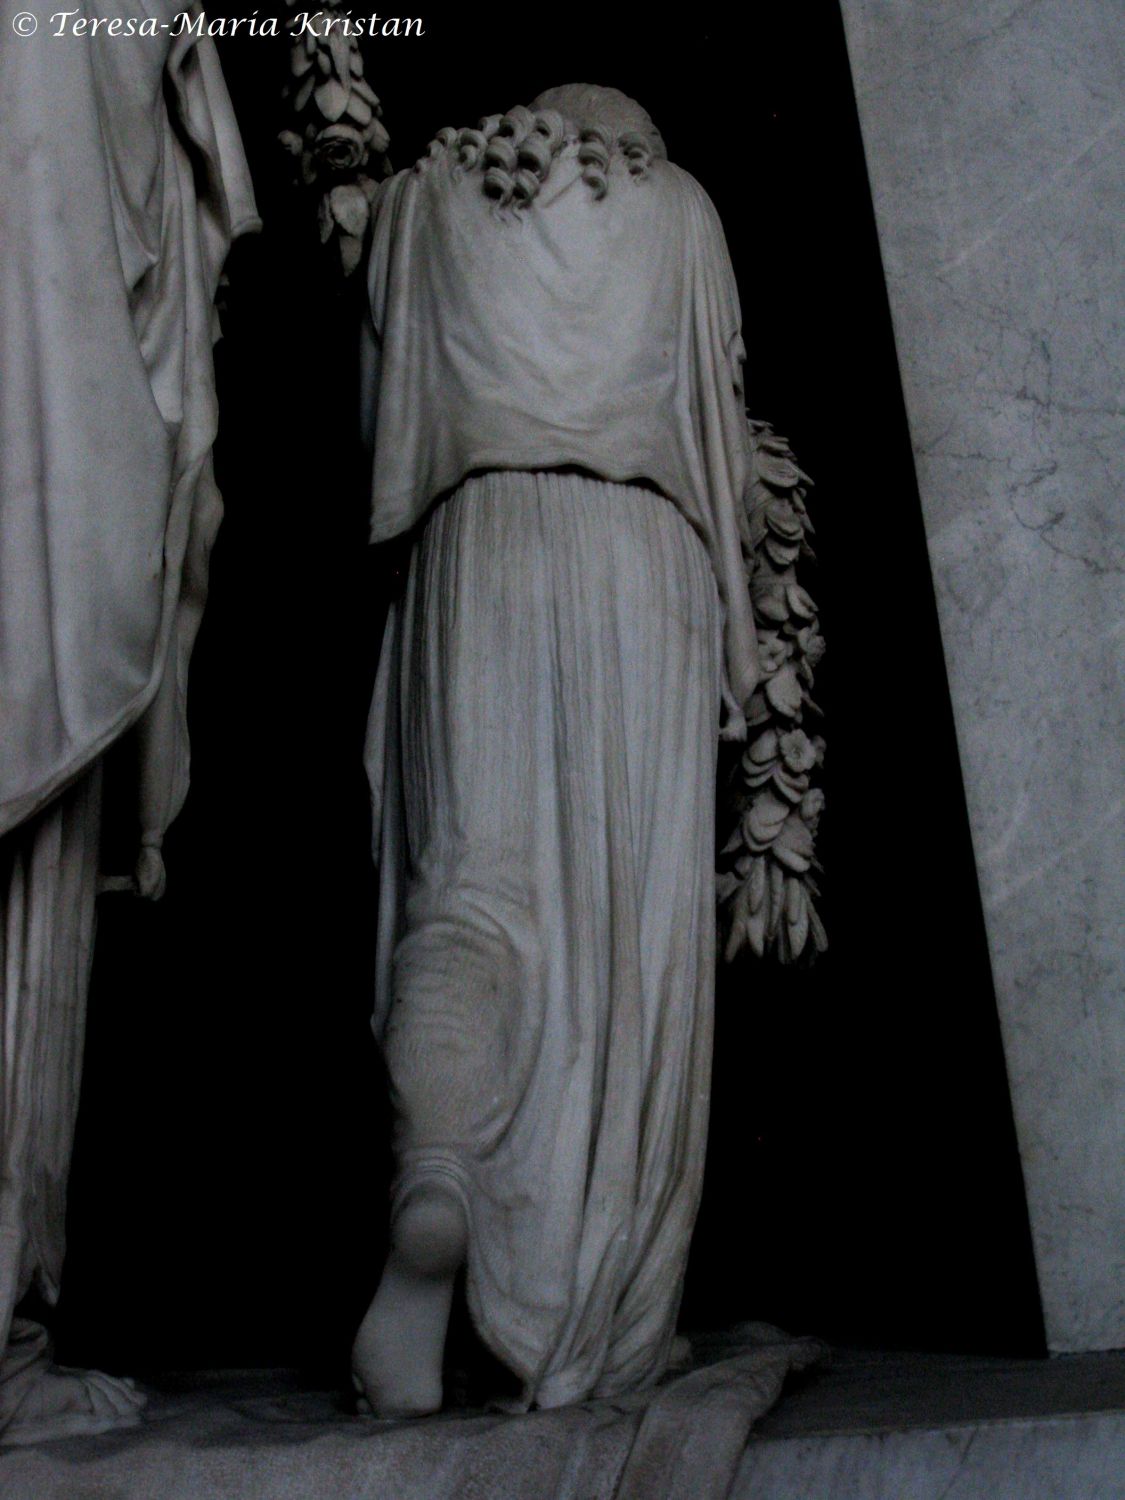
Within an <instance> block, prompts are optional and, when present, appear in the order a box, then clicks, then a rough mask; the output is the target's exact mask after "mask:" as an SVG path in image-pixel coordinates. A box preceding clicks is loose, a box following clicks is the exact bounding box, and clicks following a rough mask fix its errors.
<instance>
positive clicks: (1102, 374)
mask: <svg viewBox="0 0 1125 1500" xmlns="http://www.w3.org/2000/svg"><path fill="white" fill-rule="evenodd" d="M842 10H843V14H844V21H845V27H846V31H847V38H848V47H849V52H850V56H851V64H852V72H853V77H854V82H855V88H856V97H857V100H858V105H859V114H860V123H861V126H862V130H863V137H864V145H865V149H866V153H867V162H868V170H869V173H870V178H871V186H872V193H873V197H874V202H875V213H876V218H877V221H878V227H879V237H880V243H881V248H882V254H883V261H884V268H885V271H886V276H887V285H888V290H889V294H890V301H891V309H892V313H893V317H894V324H895V334H896V340H897V344H898V355H899V361H900V365H901V371H902V380H903V387H904V391H905V395H906V402H907V408H908V412H909V417H910V425H911V433H912V438H913V443H914V452H915V461H916V465H917V471H918V482H919V487H920V490H921V496H922V505H923V510H924V513H925V523H926V530H927V535H928V538H929V547H930V557H931V563H932V567H933V573H934V581H935V585H936V589H937V596H938V607H939V612H940V615H941V625H942V632H943V638H944V643H945V652H946V660H947V664H948V670H949V680H950V688H951V691H952V694H953V702H954V709H955V713H956V717H957V724H958V734H959V739H960V748H961V758H962V765H963V768H964V774H965V781H966V790H967V795H968V801H969V814H970V819H971V823H972V828H973V837H974V842H975V847H976V857H977V865H978V869H979V873H980V881H981V892H982V896H983V900H984V905H985V914H986V919H987V923H988V930H989V941H990V945H991V951H992V962H993V970H994V975H995V981H996V988H997V998H998V1002H999V1006H1000V1014H1001V1025H1002V1029H1003V1035H1004V1042H1005V1050H1006V1054H1007V1059H1008V1071H1009V1076H1010V1080H1011V1086H1012V1093H1013V1106H1014V1110H1015V1116H1016V1126H1017V1130H1018V1132H1019V1137H1020V1143H1021V1151H1022V1156H1023V1162H1024V1174H1025V1178H1026V1182H1027V1192H1028V1202H1029V1207H1030V1212H1031V1219H1032V1230H1033V1235H1034V1241H1035V1248H1036V1258H1037V1262H1038V1266H1039V1276H1040V1283H1041V1288H1042V1293H1043V1300H1044V1311H1045V1315H1046V1321H1047V1333H1048V1340H1049V1343H1050V1345H1051V1347H1052V1348H1053V1349H1056V1350H1073V1349H1099V1348H1112V1347H1118V1346H1121V1345H1125V1005H1123V1004H1122V989H1123V985H1122V979H1123V975H1125V914H1123V910H1122V908H1123V904H1125V900H1123V892H1125V858H1123V854H1125V837H1123V826H1122V825H1123V812H1125V732H1123V728H1122V718H1123V711H1125V692H1123V684H1122V674H1121V665H1122V647H1123V639H1122V637H1123V634H1125V582H1123V578H1122V573H1123V569H1125V546H1123V544H1125V527H1123V515H1122V510H1123V508H1122V464H1121V457H1122V453H1123V451H1125V443H1123V433H1122V422H1121V417H1122V406H1121V370H1122V368H1123V365H1125V350H1123V349H1122V339H1121V300H1122V299H1121V291H1122V260H1121V253H1120V250H1119V249H1118V246H1117V240H1118V239H1119V238H1120V230H1121V226H1122V223H1123V222H1125V118H1123V114H1122V103H1123V99H1125V26H1123V25H1122V10H1121V3H1120V0H957V3H956V4H952V3H946V0H842Z"/></svg>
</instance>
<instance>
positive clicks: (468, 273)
mask: <svg viewBox="0 0 1125 1500" xmlns="http://www.w3.org/2000/svg"><path fill="white" fill-rule="evenodd" d="M369 197H370V201H371V203H372V219H373V229H372V242H371V251H370V257H369V262H368V293H369V306H370V319H369V321H368V323H367V326H366V333H365V345H364V348H365V356H364V378H363V401H364V411H365V415H366V417H367V419H368V425H369V437H370V438H371V441H372V447H373V480H372V538H373V540H375V541H382V540H385V539H388V538H391V537H395V536H399V535H401V534H404V533H407V532H411V531H412V532H413V536H414V540H413V549H412V553H411V561H410V565H409V571H408V576H407V578H406V580H405V585H404V588H403V590H402V592H401V596H400V597H398V598H396V599H395V601H394V602H393V604H392V607H391V611H390V617H389V620H388V624H387V628H386V634H385V637H384V644H383V648H382V654H381V659H380V667H379V672H378V677H377V682H376V688H375V694H374V701H373V704H372V710H371V717H370V723H369V732H368V744H367V764H368V770H369V776H370V781H371V787H372V793H373V802H374V809H375V853H376V858H377V860H378V863H379V866H380V872H381V888H380V898H379V933H378V980H377V998H376V1013H375V1017H374V1026H375V1031H376V1034H377V1036H378V1037H379V1039H380V1041H381V1043H382V1047H383V1051H384V1054H385V1058H386V1063H387V1067H388V1072H389V1077H390V1082H391V1089H392V1097H393V1104H394V1108H395V1112H396V1120H397V1125H396V1136H395V1151H396V1162H397V1176H396V1179H395V1183H394V1188H393V1202H392V1216H391V1245H390V1251H389V1254H388V1258H387V1262H386V1266H385V1268H384V1271H383V1274H382V1279H381V1281H380V1283H379V1285H378V1289H377V1291H376V1294H375V1297H374V1300H373V1301H372V1303H371V1306H370V1308H369V1310H368V1312H367V1314H366V1316H365V1318H364V1320H363V1322H362V1325H361V1327H360V1329H359V1332H358V1334H357V1337H356V1341H355V1345H354V1350H353V1371H354V1380H355V1384H356V1388H357V1391H358V1392H359V1393H360V1396H361V1401H362V1402H363V1403H364V1404H365V1405H366V1406H367V1407H369V1408H370V1409H371V1410H372V1411H374V1412H377V1413H380V1414H382V1415H399V1416H401V1415H414V1414H422V1413H426V1412H431V1411H434V1410H436V1409H437V1408H438V1407H439V1406H440V1404H441V1401H442V1379H441V1371H442V1352H443V1345H444V1340H445V1335H446V1329H447V1321H448V1317H449V1312H450V1305H451V1298H452V1295H453V1287H454V1282H455V1278H456V1277H457V1276H458V1274H459V1273H460V1271H461V1270H462V1268H463V1269H464V1274H465V1289H466V1296H467V1300H468V1307H469V1311H470V1314H471V1318H472V1321H473V1324H474V1326H475V1328H476V1330H477V1332H478V1334H479V1335H480V1337H481V1339H482V1340H483V1342H484V1343H485V1345H487V1346H488V1347H489V1349H490V1350H491V1351H492V1352H493V1353H494V1354H495V1355H496V1356H497V1357H498V1358H499V1359H500V1360H501V1361H502V1363H503V1364H504V1365H505V1366H506V1367H507V1368H508V1369H509V1370H510V1371H511V1372H512V1373H513V1374H514V1375H515V1376H516V1377H517V1378H518V1380H519V1383H520V1387H521V1396H520V1398H519V1401H518V1403H517V1405H518V1406H519V1407H520V1408H521V1409H526V1408H528V1407H531V1406H538V1407H551V1406H557V1405H561V1404H564V1403H567V1402H572V1401H577V1400H582V1399H585V1398H587V1397H591V1396H605V1397H613V1396H616V1395H619V1394H621V1393H623V1392H625V1391H629V1390H634V1389H638V1388H643V1387H645V1386H648V1385H651V1384H653V1383H655V1382H656V1381H657V1380H658V1379H659V1378H660V1377H661V1375H662V1374H663V1373H664V1372H665V1369H666V1368H667V1366H668V1363H669V1358H670V1352H671V1349H672V1344H673V1337H674V1333H675V1324H676V1316H677V1311H678V1306H679V1301H680V1295H681V1287H682V1281H683V1276H684V1269H685V1263H686V1258H687V1252H688V1245H689V1241H690V1237H691V1232H692V1227H693V1223H694V1219H695V1215H696V1210H697V1207H698V1202H699V1195H700V1187H701V1179H702V1171H703V1158H704V1143H705V1135H706V1128H707V1116H708V1091H709V1075H710V1061H711V1041H712V991H713V970H714V962H715V937H716V920H715V899H716V896H715V874H714V872H715V852H714V804H715V790H716V787H715V778H716V752H717V745H718V740H719V736H720V721H721V720H722V721H723V728H722V731H721V732H722V734H723V735H725V736H726V737H728V738H733V739H744V738H745V737H746V735H747V726H748V722H749V724H750V725H751V726H756V731H755V732H756V735H757V738H758V739H760V738H761V736H762V735H764V734H772V735H773V739H772V741H769V742H768V743H767V745H766V749H768V750H769V751H770V754H768V755H767V754H763V756H762V760H761V762H755V763H751V762H749V761H748V762H747V763H746V773H747V774H748V775H750V776H751V777H754V776H758V779H757V780H752V783H751V784H750V785H749V786H748V787H746V788H744V792H745V795H744V797H743V802H742V811H743V813H744V816H743V817H742V823H747V820H748V818H749V814H750V811H751V809H752V806H753V805H754V804H755V803H756V802H757V801H758V800H759V799H760V798H761V797H762V796H765V795H766V792H767V791H768V795H769V796H770V797H771V798H773V797H774V795H775V791H776V788H774V787H773V786H772V783H771V786H770V788H765V786H764V782H763V780H762V778H761V777H760V775H759V773H761V772H762V771H763V767H764V769H765V779H766V780H768V779H769V778H770V777H771V776H773V773H774V772H775V771H777V770H780V773H781V774H782V775H783V776H786V777H788V778H789V790H788V791H787V792H785V793H784V807H785V811H784V813H783V815H782V820H773V821H771V822H770V827H769V828H768V829H764V828H763V827H759V826H758V825H759V824H762V822H763V820H762V817H761V816H759V817H758V820H757V824H756V825H755V827H754V829H753V830H752V836H753V839H754V843H753V844H752V845H751V846H750V847H749V848H747V847H745V845H744V843H743V841H742V836H741V834H736V836H735V838H734V839H733V840H732V842H731V844H730V845H729V846H728V851H727V852H728V854H729V855H730V857H731V858H732V859H733V860H734V861H735V863H734V865H733V866H732V868H730V869H729V870H728V871H727V874H726V877H725V878H726V882H727V884H726V888H725V892H724V894H725V896H726V897H727V899H728V900H731V901H734V902H735V903H736V904H737V903H739V902H741V905H739V906H738V909H737V910H736V912H735V915H734V918H733V921H732V924H731V946H732V950H737V949H738V948H739V947H741V946H744V945H746V944H749V945H750V946H751V947H753V948H754V949H755V950H756V951H757V952H759V953H761V952H762V951H764V948H765V947H766V946H767V945H768V943H769V942H774V941H776V942H780V943H782V944H783V945H784V948H785V951H784V952H783V953H782V954H781V956H783V957H792V956H795V955H796V953H798V952H800V951H801V950H803V949H804V948H805V946H806V945H808V946H810V948H811V947H812V946H819V939H820V937H822V931H821V930H820V929H819V922H817V926H816V928H815V929H814V928H812V927H811V924H810V920H809V917H808V915H807V912H806V914H805V916H804V919H803V922H794V923H793V924H792V925H786V922H787V919H786V916H785V908H786V901H787V899H788V900H789V904H790V906H791V908H792V911H793V913H794V915H796V913H797V908H798V902H797V900H796V895H800V898H801V901H802V902H803V901H805V900H806V898H807V895H808V892H807V889H806V885H805V883H804V881H805V878H806V875H807V871H808V869H809V866H810V863H811V843H810V842H809V840H808V839H807V838H805V837H804V836H801V837H799V838H797V842H798V843H799V844H800V849H799V850H797V851H796V854H795V859H796V863H793V864H790V865H789V867H788V868H787V869H786V868H782V870H781V885H780V889H779V890H775V891H774V896H775V897H776V898H777V899H776V900H771V903H770V904H769V905H764V902H763V894H762V891H761V890H760V889H759V887H760V886H761V885H762V882H763V879H764V877H765V875H766V864H767V862H768V860H769V859H772V858H773V856H772V855H770V854H769V848H770V845H771V842H772V840H773V839H774V838H775V837H776V836H778V835H779V833H780V831H781V828H782V823H783V821H784V820H785V819H787V818H789V816H790V814H792V816H793V818H794V820H796V821H797V822H800V820H801V817H802V813H801V808H800V806H799V804H800V803H801V801H802V799H803V798H805V796H806V794H807V793H808V792H809V783H808V777H807V772H808V770H809V769H810V768H811V766H812V765H813V763H814V761H815V760H816V759H817V758H818V755H819V752H818V751H814V752H813V760H810V761H809V762H808V764H807V765H806V764H805V763H804V759H803V757H804V755H805V746H804V744H802V745H800V746H798V745H797V744H796V743H795V742H794V743H791V744H788V745H787V746H786V752H787V753H788V754H789V759H790V760H793V757H794V755H795V754H796V752H797V750H798V749H799V750H800V752H801V757H802V759H801V764H800V766H795V765H789V764H788V762H786V761H785V758H784V755H783V753H782V751H781V749H780V748H779V744H778V733H777V729H776V726H774V725H773V724H772V723H770V722H767V721H769V720H770V717H771V715H774V714H776V713H777V712H779V711H781V712H782V715H783V722H782V725H781V732H782V733H783V734H784V733H789V734H793V733H796V734H798V735H800V737H801V739H802V741H805V736H804V733H803V731H802V730H800V728H799V719H800V716H801V713H802V710H803V709H804V708H805V707H806V706H807V705H808V701H809V700H808V699H807V684H805V683H803V682H802V680H800V679H798V678H797V677H796V675H795V674H796V672H797V669H798V668H799V667H800V666H801V665H802V662H803V661H804V657H802V655H801V653H802V652H804V654H805V656H807V655H808V649H806V648H809V649H811V647H810V637H809V629H808V627H809V625H810V622H815V617H814V615H813V613H812V611H811V609H810V608H807V607H806V604H805V601H806V600H807V595H804V594H803V591H801V590H799V589H798V588H797V585H796V582H795V577H794V575H793V573H792V571H791V570H792V564H793V562H794V560H795V558H796V555H797V552H798V551H799V550H800V547H801V545H803V540H804V533H803V530H802V529H801V527H798V528H797V531H796V533H794V532H793V531H792V530H791V529H790V533H789V536H788V537H787V538H786V539H784V545H782V546H780V550H777V549H775V551H776V553H777V555H776V556H775V557H774V559H773V562H772V564H771V567H772V568H773V569H774V571H773V573H772V574H771V575H770V576H771V577H772V578H773V582H772V583H771V582H769V581H768V580H766V579H765V576H764V575H763V580H762V583H761V587H760V589H759V591H758V595H759V597H760V598H761V599H765V598H766V596H767V594H768V595H769V596H770V599H771V600H772V601H773V603H774V605H775V612H774V614H773V616H772V624H771V625H770V631H771V632H772V636H771V647H770V658H771V659H770V661H769V664H768V670H769V673H770V674H773V675H776V674H777V673H779V672H781V671H784V672H785V673H786V674H787V678H786V681H788V677H794V691H793V693H787V692H784V691H778V692H777V693H776V694H775V697H776V698H777V700H778V702H779V703H780V704H781V709H780V710H779V709H778V706H777V704H776V703H774V702H773V701H772V700H769V699H767V698H766V696H765V695H764V690H765V688H766V687H768V686H769V683H768V682H767V680H766V678H765V677H764V676H763V672H762V664H761V663H760V661H759V646H758V639H757V637H758V632H757V630H756V625H755V602H754V601H752V600H751V596H750V593H749V592H748V589H747V559H748V556H749V555H750V553H751V552H752V551H753V548H754V541H753V540H752V535H751V534H752V532H753V533H754V535H756V537H757V540H758V542H759V543H761V542H762V540H763V538H764V537H766V536H767V534H768V535H769V536H770V537H772V538H773V540H774V541H775V542H778V536H777V533H776V531H770V529H769V526H770V525H771V524H782V522H784V524H785V525H789V514H790V513H794V514H795V511H794V506H797V507H801V514H804V512H803V506H801V502H802V498H803V495H804V483H805V482H804V476H802V475H800V472H799V471H798V470H796V468H795V466H793V465H792V463H791V455H789V453H788V449H787V448H786V446H785V444H784V442H783V440H779V439H776V438H775V437H774V436H773V434H772V433H770V432H769V430H768V429H767V428H765V427H764V426H763V425H762V424H758V425H757V426H752V425H749V424H748V423H747V419H746V415H745V412H744V409H743V394H742V378H741V367H742V362H743V359H744V356H745V350H744V346H743V341H742V337H741V333H740V312H739V304H738V294H737V289H736V286H735V281H734V276H733V272H732V269H731V265H730V261H729V258H728V254H727V250H726V245H725V241H724V236H723V231H722V227H721V225H720V223H719V220H718V217H717V215H716V212H715V209H714V207H713V206H712V204H711V202H710V200H709V199H708V197H707V195H706V194H705V192H704V191H703V189H702V188H701V187H700V186H699V185H698V183H697V182H696V181H695V180H694V179H693V178H692V177H691V176H690V175H689V174H688V173H686V172H685V171H683V170H681V169H680V168H678V167H677V166H675V165H674V164H673V163H672V162H670V161H669V160H668V157H667V152H666V150H665V146H664V143H663V140H662V138H661V136H660V134H659V132H658V131H657V129H656V127H655V126H654V124H653V122H652V121H651V120H650V118H649V117H648V115H647V114H646V113H645V112H644V111H643V110H642V109H641V108H640V106H639V105H637V104H636V103H634V102H633V101H631V100H629V99H627V98H626V97H625V96H624V95H623V94H621V93H619V92H618V91H616V90H614V89H607V88H600V87H594V86H587V85H573V86H567V87H563V88H557V89H552V90H549V91H548V92H547V93H545V94H543V95H541V96H540V97H539V98H538V99H536V100H535V102H534V103H533V104H532V105H531V106H530V107H518V108H515V109H513V110H511V111H509V113H508V114H506V115H504V116H499V115H494V116H489V117H487V118H486V119H484V120H482V121H481V123H480V126H479V128H476V129H461V130H455V129H446V130H443V131H442V132H440V133H439V135H438V137H437V138H436V139H435V141H434V142H433V143H432V145H431V147H430V150H429V152H428V154H427V156H426V157H425V158H424V159H423V160H422V161H421V162H419V163H418V165H417V166H416V167H415V168H414V169H413V170H410V171H405V172H401V173H399V174H397V175H396V176H394V177H392V178H391V179H390V180H389V181H386V182H383V183H381V184H379V186H378V187H377V188H376V189H374V191H373V192H372V193H371V194H370V195H369ZM756 486H757V488H756ZM775 501H776V502H778V505H784V506H786V507H788V511H787V512H786V514H785V515H784V516H782V515H781V512H780V511H779V510H778V509H777V506H775V508H774V510H773V511H770V506H771V505H772V504H773V503H774V502H775ZM770 516H772V517H773V520H772V522H769V524H767V522H768V518H769V517H770ZM779 517H780V519H779ZM806 519H807V516H806ZM794 536H795V537H796V542H797V546H796V547H794V548H793V550H792V552H791V551H790V545H791V544H792V543H793V541H794ZM787 588H789V589H795V590H797V592H796V593H794V594H793V598H794V599H795V600H796V602H797V604H798V605H799V606H800V608H801V610H802V611H803V612H804V616H805V617H804V618H803V619H802V620H798V621H797V623H796V624H795V625H792V624H791V622H790V621H789V618H788V613H787V606H786V594H785V591H786V589H787ZM778 590H780V594H778V593H777V591H778ZM775 595H776V598H775V597H774V596H775ZM779 601H780V602H779ZM808 605H809V606H811V600H808ZM783 614H784V616H785V622H784V623H783V621H782V615H783ZM802 626H803V627H804V628H805V637H804V642H803V644H802V645H800V646H799V645H798V644H797V635H798V633H799V629H800V628H801V627H802ZM805 665H806V668H807V663H805ZM809 680H810V681H811V678H810V679H809ZM807 743H808V744H809V745H810V746H811V744H812V742H811V741H807ZM802 778H803V780H802ZM794 793H795V795H794ZM814 804H815V799H814V802H810V803H809V805H808V807H807V808H806V811H807V812H808V814H809V817H810V819H815V815H816V813H817V812H818V811H819V807H818V805H814ZM771 818H772V814H771ZM766 821H770V820H769V819H767V820H766ZM740 827H741V824H740ZM748 831H749V830H748ZM806 832H807V830H806ZM795 837H797V836H796V835H795V834H794V832H793V829H792V827H788V826H787V832H786V839H787V840H789V841H792V840H793V839H794V838H795ZM806 856H808V858H806ZM801 861H804V863H803V864H802V863H801ZM756 871H757V872H758V873H755V872H756ZM790 878H792V880H793V883H794V887H795V892H794V893H791V892H790V891H789V890H787V888H786V885H785V882H786V881H787V880H789V879H790ZM775 885H776V881H775V880H773V879H772V878H771V879H769V880H766V887H767V890H768V889H770V888H772V887H774V886H775ZM752 901H753V902H754V903H755V904H754V905H753V909H752V910H751V902H752ZM801 910H804V907H802V908H801ZM762 912H765V914H766V915H765V916H760V913H762ZM774 912H776V913H777V916H776V918H775V917H774V916H773V915H771V913H774ZM751 918H753V919H754V920H753V925H752V924H751ZM779 924H780V926H779ZM782 928H784V931H783V932H782V934H781V936H780V937H778V933H779V931H781V929H782ZM759 929H760V930H759ZM767 929H768V930H767ZM810 933H811V935H810ZM798 939H799V942H798Z"/></svg>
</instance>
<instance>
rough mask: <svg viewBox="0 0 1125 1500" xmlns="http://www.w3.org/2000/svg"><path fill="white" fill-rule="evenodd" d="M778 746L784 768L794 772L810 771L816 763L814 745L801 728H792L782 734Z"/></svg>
mask: <svg viewBox="0 0 1125 1500" xmlns="http://www.w3.org/2000/svg"><path fill="white" fill-rule="evenodd" d="M778 746H779V748H780V750H781V758H782V760H783V761H784V762H785V767H786V769H787V770H789V771H792V772H793V773H794V774H800V772H802V771H811V770H812V768H813V766H815V765H816V747H815V746H814V744H813V742H812V741H811V740H810V739H809V737H808V735H807V734H806V733H805V731H804V730H803V729H793V730H790V732H789V733H788V734H783V735H782V736H781V738H780V740H779V741H778Z"/></svg>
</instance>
